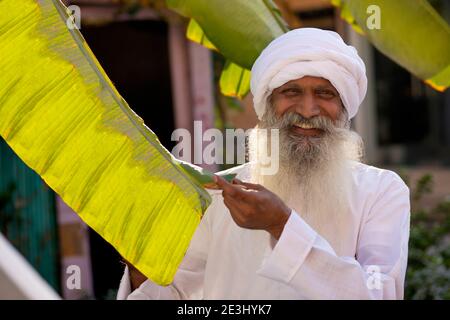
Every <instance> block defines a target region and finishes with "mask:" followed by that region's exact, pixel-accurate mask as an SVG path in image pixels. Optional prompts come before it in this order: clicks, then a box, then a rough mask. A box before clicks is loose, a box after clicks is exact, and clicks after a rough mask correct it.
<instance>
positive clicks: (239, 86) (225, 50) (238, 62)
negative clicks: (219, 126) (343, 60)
mask: <svg viewBox="0 0 450 320" xmlns="http://www.w3.org/2000/svg"><path fill="white" fill-rule="evenodd" d="M166 3H167V5H168V7H169V8H170V9H173V10H175V11H176V12H178V13H180V14H181V15H184V16H186V17H189V18H191V21H190V23H189V27H188V32H187V37H188V38H189V39H191V40H193V41H195V42H198V43H200V44H203V45H204V46H205V47H207V48H209V49H214V50H218V51H219V52H220V53H221V54H222V55H223V56H224V57H225V58H226V59H227V60H228V61H227V64H226V68H225V70H224V72H223V73H222V75H221V79H220V87H221V91H222V93H223V94H224V95H227V96H234V97H239V98H242V97H244V96H245V95H246V94H247V93H248V91H249V88H250V71H249V69H251V67H252V65H253V62H254V61H255V60H256V58H257V57H258V56H259V54H260V53H261V51H262V50H263V49H264V48H265V47H266V46H267V45H268V44H269V43H270V42H271V41H272V40H273V39H275V38H276V37H277V36H279V35H281V34H283V33H284V32H286V31H288V27H287V25H286V22H285V21H284V20H283V19H282V17H281V14H280V12H279V10H278V9H277V7H276V6H275V4H274V3H273V2H272V1H271V0H252V1H248V0H227V1H223V0H166Z"/></svg>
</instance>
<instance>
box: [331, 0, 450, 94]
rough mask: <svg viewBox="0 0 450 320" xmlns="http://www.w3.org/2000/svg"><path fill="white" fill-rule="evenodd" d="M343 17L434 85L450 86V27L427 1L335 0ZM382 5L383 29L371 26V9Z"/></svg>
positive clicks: (386, 52) (382, 49)
mask: <svg viewBox="0 0 450 320" xmlns="http://www.w3.org/2000/svg"><path fill="white" fill-rule="evenodd" d="M332 3H333V4H334V5H335V6H338V7H339V8H341V14H342V17H343V18H344V19H345V20H346V21H347V22H349V23H350V24H351V25H352V26H354V28H355V30H356V31H358V32H362V33H364V34H365V35H366V36H367V38H368V39H369V41H370V42H371V43H372V44H373V45H374V46H375V47H376V48H378V50H380V51H381V52H383V53H384V54H385V55H387V56H388V57H390V58H391V59H392V60H394V61H395V62H396V63H398V64H399V65H401V66H403V67H404V68H405V69H407V70H408V71H410V72H411V73H412V74H414V75H416V76H417V77H419V78H421V79H423V80H425V82H426V83H428V84H429V85H431V86H432V87H433V88H435V89H437V90H439V91H443V90H445V89H446V88H448V87H449V86H450V27H449V25H448V24H447V23H446V21H445V20H444V19H443V18H442V17H440V16H439V14H438V13H437V12H436V11H435V10H434V9H433V7H432V6H431V5H430V4H429V3H428V2H427V1H426V0H395V1H393V0H332ZM370 5H377V6H378V7H379V8H380V11H379V12H380V16H381V19H380V21H381V24H380V29H375V28H374V29H369V28H368V27H367V19H368V17H369V16H370V13H367V8H368V7H369V6H370Z"/></svg>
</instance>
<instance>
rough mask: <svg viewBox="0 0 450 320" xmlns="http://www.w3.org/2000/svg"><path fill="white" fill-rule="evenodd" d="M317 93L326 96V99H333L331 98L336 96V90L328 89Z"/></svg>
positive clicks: (322, 96)
mask: <svg viewBox="0 0 450 320" xmlns="http://www.w3.org/2000/svg"><path fill="white" fill-rule="evenodd" d="M317 94H318V95H319V96H320V97H321V98H325V99H331V98H334V97H335V94H334V92H332V91H328V90H324V91H318V92H317Z"/></svg>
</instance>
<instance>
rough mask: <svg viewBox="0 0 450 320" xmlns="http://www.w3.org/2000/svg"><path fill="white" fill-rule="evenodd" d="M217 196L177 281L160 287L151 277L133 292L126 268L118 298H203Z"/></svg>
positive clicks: (190, 245) (179, 272)
mask: <svg viewBox="0 0 450 320" xmlns="http://www.w3.org/2000/svg"><path fill="white" fill-rule="evenodd" d="M214 199H215V198H214V197H213V203H212V204H211V205H210V206H209V207H208V209H207V210H206V212H205V214H204V216H203V218H202V220H201V221H200V224H199V226H198V227H197V229H196V231H195V233H194V236H193V237H192V240H191V242H190V244H189V248H188V250H187V252H186V255H185V256H184V259H183V261H182V262H181V264H180V267H179V268H178V270H177V273H176V274H175V277H174V280H173V282H172V283H171V284H170V285H168V286H160V285H157V284H155V283H154V282H152V281H151V280H148V279H147V280H146V281H144V282H143V283H142V284H141V285H140V286H139V287H138V288H137V289H136V290H134V291H133V292H131V285H130V276H129V270H128V267H126V268H125V272H124V274H123V276H122V280H121V281H120V285H119V290H118V293H117V299H118V300H125V299H128V300H159V299H162V300H184V299H202V297H203V279H204V270H205V265H206V259H207V256H208V250H209V243H210V241H208V239H209V238H210V226H209V216H210V214H209V212H210V211H211V210H213V207H214V206H215V201H214Z"/></svg>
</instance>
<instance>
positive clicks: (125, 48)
mask: <svg viewBox="0 0 450 320" xmlns="http://www.w3.org/2000/svg"><path fill="white" fill-rule="evenodd" d="M63 2H64V3H65V4H66V5H72V4H74V5H77V6H79V7H80V8H81V30H80V31H81V33H82V34H83V36H84V37H85V39H86V41H87V43H88V44H89V46H90V48H91V49H92V51H93V52H94V54H95V55H96V57H97V59H98V60H99V61H100V63H101V65H102V66H103V68H104V69H105V71H106V73H107V74H108V76H109V77H110V79H111V80H112V82H113V83H114V85H115V86H116V88H117V89H118V91H119V92H120V93H121V95H122V96H123V97H124V98H125V100H126V101H127V102H128V104H129V105H130V106H131V108H132V109H133V110H134V111H135V112H136V113H137V114H138V115H140V116H141V117H142V118H143V119H144V121H145V123H146V124H147V126H148V127H149V128H151V129H152V130H153V131H154V132H155V133H156V134H157V135H158V137H159V139H160V141H161V143H162V144H163V145H164V146H166V148H167V149H168V150H171V149H172V148H173V147H174V146H175V144H176V141H172V140H171V135H172V132H173V130H174V129H176V128H186V129H188V130H190V131H191V132H192V130H193V121H194V120H202V121H203V130H206V129H208V128H213V127H216V128H219V129H226V128H243V129H248V128H252V127H254V125H255V124H256V120H257V119H256V115H255V113H254V111H253V107H252V98H251V94H248V95H247V96H246V97H245V98H244V99H243V100H239V99H236V98H230V97H225V96H223V95H222V94H221V92H220V89H219V77H220V72H221V70H222V68H223V66H224V63H225V60H224V58H223V57H222V56H221V55H220V54H218V53H216V52H214V51H210V50H208V49H206V48H204V47H202V46H200V45H198V44H196V43H194V42H191V41H189V40H187V39H186V36H185V34H186V27H187V22H188V21H187V19H185V18H183V17H181V16H179V15H177V14H176V13H174V12H173V11H170V10H167V9H166V8H165V6H164V1H155V0H152V1H150V0H122V1H120V0H77V1H75V0H74V1H69V0H64V1H63ZM429 2H430V4H431V5H432V6H433V7H434V8H435V9H436V10H437V12H438V13H439V14H440V15H441V16H442V17H443V18H444V19H445V20H446V21H447V22H448V23H449V22H450V1H447V0H433V1H429ZM275 3H276V4H277V5H278V7H279V8H280V11H281V13H282V16H283V18H284V19H285V20H286V21H287V23H288V24H289V26H290V27H291V28H298V27H318V28H323V29H328V30H334V31H336V32H338V33H339V34H340V35H341V36H342V37H343V38H344V40H345V41H346V42H347V43H348V44H351V45H353V46H354V47H356V48H357V50H358V52H359V54H360V56H361V57H362V59H363V60H364V62H365V64H366V67H367V76H368V79H369V87H368V93H367V96H366V99H365V100H364V102H363V105H362V106H361V107H360V111H359V113H358V115H357V116H356V118H355V119H354V120H353V123H352V126H353V129H354V130H355V131H357V132H358V133H359V134H360V135H361V136H362V138H363V140H364V142H365V147H366V150H365V162H366V163H368V164H371V165H375V166H378V167H383V168H389V169H391V170H394V171H396V172H397V173H399V174H400V175H401V176H402V177H403V178H404V180H405V181H406V182H407V184H408V185H409V186H410V188H411V198H412V222H411V240H410V259H409V267H408V273H407V280H406V291H405V298H406V299H450V90H447V91H444V92H438V91H435V90H433V89H432V88H430V87H429V86H427V85H426V84H424V82H423V81H422V80H420V79H418V78H416V77H415V76H413V75H412V74H410V73H409V72H408V71H407V70H405V69H403V68H402V67H401V66H399V65H398V64H396V63H395V62H393V61H392V60H390V59H389V58H388V57H386V56H385V55H383V54H382V53H380V52H379V51H378V50H377V49H376V48H375V47H374V46H372V45H371V44H370V43H369V42H368V41H367V39H366V38H365V37H363V36H361V35H359V34H357V33H356V32H355V31H353V29H352V28H351V27H350V26H349V25H348V24H347V23H346V22H344V21H343V20H342V19H341V18H340V12H339V9H337V8H336V7H334V6H332V5H331V4H330V1H329V0H276V1H275ZM449 41H450V39H449ZM0 139H1V138H0ZM193 143H194V145H195V144H196V143H198V142H195V141H194V142H193ZM199 147H200V148H202V147H203V146H202V145H201V142H200V146H199ZM225 152H226V150H225ZM224 168H225V167H224V166H208V169H210V170H213V171H218V170H221V169H224ZM0 231H1V232H2V233H3V234H4V235H5V236H6V237H7V238H8V239H9V241H10V242H11V243H12V244H13V245H14V246H15V247H16V248H17V249H18V250H19V251H20V252H21V253H22V254H23V255H24V256H25V257H26V258H27V260H28V261H29V262H30V263H31V264H32V265H33V266H34V267H35V268H36V270H37V271H38V272H39V273H40V274H41V275H42V276H43V277H44V278H45V279H46V280H47V282H48V283H49V284H51V286H52V287H53V288H54V289H55V290H56V291H57V292H59V293H60V294H61V296H62V297H63V298H66V299H114V298H115V295H116V292H117V287H118V285H119V281H120V278H121V276H122V273H123V265H122V264H121V263H120V256H119V255H118V254H117V252H116V251H115V250H114V248H112V247H111V246H110V245H109V244H108V243H107V242H105V241H104V240H103V239H102V238H101V237H100V236H98V235H97V234H96V233H95V232H93V231H92V230H91V229H90V228H89V227H87V226H86V225H85V224H84V223H83V222H82V221H81V220H80V219H79V218H78V215H77V214H76V213H74V212H73V211H72V210H71V209H70V208H69V207H68V206H66V205H65V204H64V202H63V201H62V200H61V199H60V198H59V196H58V195H56V194H55V193H54V192H53V191H52V190H51V189H50V188H49V187H47V186H46V184H45V183H44V182H43V181H42V180H41V179H40V178H39V176H38V175H37V174H36V173H34V171H32V170H31V169H29V168H28V167H27V166H26V165H25V164H24V163H23V162H22V161H21V160H20V159H19V158H18V157H17V156H16V155H15V154H14V152H13V151H12V150H11V149H10V148H9V147H8V146H7V144H6V143H5V142H4V141H3V140H0ZM70 265H77V266H79V267H80V269H81V289H68V288H67V286H66V280H67V278H68V276H69V275H70V274H68V273H67V272H66V270H67V267H68V266H70Z"/></svg>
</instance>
